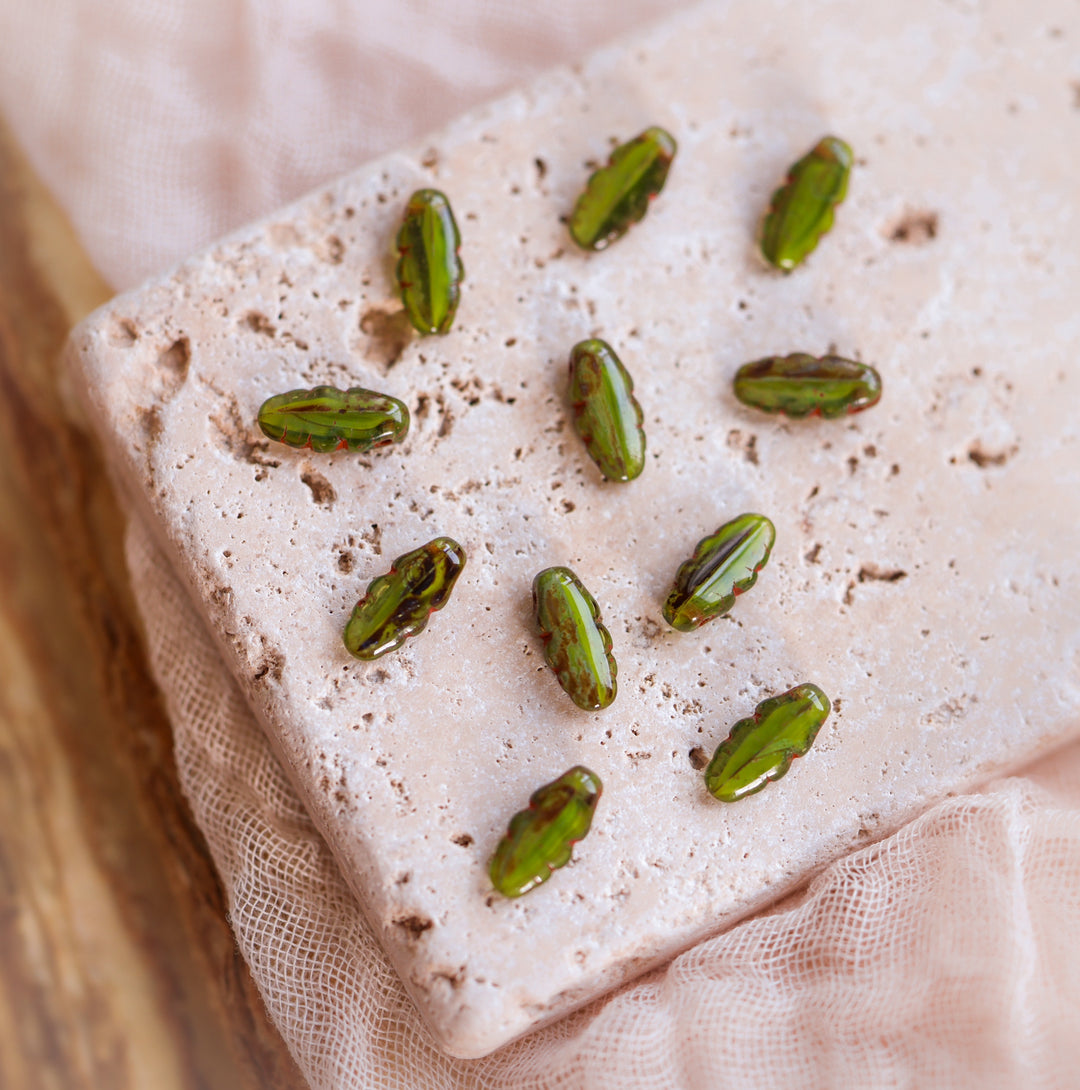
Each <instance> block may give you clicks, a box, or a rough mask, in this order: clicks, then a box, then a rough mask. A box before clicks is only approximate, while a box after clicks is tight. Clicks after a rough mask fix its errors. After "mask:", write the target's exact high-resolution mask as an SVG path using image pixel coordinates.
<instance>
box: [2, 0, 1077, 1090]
mask: <svg viewBox="0 0 1080 1090" xmlns="http://www.w3.org/2000/svg"><path fill="white" fill-rule="evenodd" d="M666 7H668V5H666V4H663V3H661V2H660V0H623V2H621V3H613V2H610V0H606V2H602V3H595V4H591V5H587V4H582V3H580V0H578V2H575V0H547V2H546V3H545V4H543V5H537V6H534V5H530V4H524V3H518V2H514V0H457V2H456V3H453V4H448V3H442V4H439V3H435V2H428V3H423V2H418V0H412V2H407V3H406V2H401V3H392V2H388V0H383V2H377V0H376V2H364V0H262V2H259V0H175V2H169V0H33V2H30V0H0V110H2V111H3V113H4V115H5V116H6V118H7V119H8V121H9V122H10V123H11V124H12V125H13V127H14V128H15V130H16V133H17V135H18V137H19V138H20V140H21V142H22V144H23V146H24V147H25V148H26V149H27V150H28V152H29V153H30V155H31V157H32V159H33V161H34V162H35V164H36V166H37V167H38V169H39V170H40V172H41V173H42V174H43V176H44V177H45V178H46V180H47V181H48V182H49V183H50V184H51V185H52V186H53V188H54V190H55V191H56V193H57V194H58V195H59V197H60V199H61V201H62V202H63V203H64V205H65V206H66V207H67V208H68V210H69V211H70V213H71V215H72V217H73V219H74V221H75V223H76V226H77V227H78V229H79V230H80V232H81V234H82V237H83V239H84V240H85V242H86V245H87V247H88V249H89V251H90V253H91V255H92V256H93V257H94V259H95V260H96V261H97V263H98V265H99V266H100V268H101V269H102V270H103V271H104V272H105V273H106V275H107V276H108V277H109V278H110V279H111V280H112V282H113V283H114V284H115V285H116V286H117V287H128V286H132V285H134V284H135V283H137V282H138V281H139V280H141V279H142V278H143V277H144V276H146V275H148V274H149V273H152V272H155V271H158V270H160V269H162V268H163V267H165V266H167V265H168V264H170V263H171V262H173V261H175V260H177V259H179V258H181V257H183V256H185V255H186V254H187V253H188V252H190V251H192V250H195V249H197V248H198V247H200V246H202V245H203V244H205V243H207V242H209V241H210V240H211V239H213V238H214V237H215V236H217V235H219V234H221V233H223V232H224V231H226V230H228V229H229V228H232V227H235V226H238V225H239V224H240V223H241V222H243V221H244V220H246V219H248V218H251V217H253V216H256V215H259V214H262V213H266V212H269V211H270V210H271V209H272V208H273V207H274V206H276V205H278V204H280V203H283V202H285V201H286V200H288V199H290V198H293V197H295V196H298V195H299V194H300V193H302V192H304V191H305V190H307V189H309V188H311V187H312V186H314V185H316V184H317V183H320V182H323V181H325V180H327V179H329V178H331V177H333V176H334V175H335V174H337V173H339V172H342V171H344V170H346V169H348V168H350V167H352V166H355V165H358V164H359V163H361V162H362V161H364V160H365V159H367V158H370V157H371V156H373V155H375V154H377V153H379V152H382V151H386V150H389V149H390V148H391V147H392V146H394V145H395V144H397V143H399V142H402V141H404V140H406V139H408V138H412V137H416V136H418V135H420V134H421V133H423V132H424V131H425V130H427V129H430V128H433V127H435V126H436V125H438V124H441V123H442V122H444V121H446V120H448V119H449V118H450V117H452V116H453V115H454V114H456V113H458V112H460V111H461V110H463V109H464V108H466V107H468V106H470V105H473V104H475V103H477V102H479V101H482V100H483V99H485V98H488V97H490V96H491V95H493V94H495V93H496V92H498V91H499V90H502V89H505V88H507V87H509V86H511V85H512V84H514V83H516V82H519V81H520V80H522V79H524V78H526V77H528V76H530V75H532V74H534V73H536V72H538V71H539V70H541V69H543V68H544V67H546V66H549V65H552V64H554V63H558V62H564V61H567V60H570V59H573V58H574V57H575V56H578V55H580V54H582V53H583V52H585V51H586V50H587V49H588V48H590V47H592V46H594V45H597V44H599V43H600V42H602V41H604V40H606V39H607V38H608V37H610V36H612V35H614V34H615V33H618V32H623V31H626V30H628V29H630V28H632V27H634V26H635V25H639V24H640V23H641V22H643V21H644V20H645V19H646V18H649V17H652V16H657V15H660V14H662V13H663V11H664V9H665V8H666ZM1072 29H1073V30H1074V31H1075V32H1076V33H1077V34H1080V20H1074V21H1073V27H1072ZM128 545H129V558H130V563H131V569H132V576H133V580H134V584H135V589H136V594H137V597H138V599H139V602H140V604H141V607H142V609H143V611H144V613H145V615H146V618H147V629H148V631H149V633H150V643H151V647H150V651H151V657H152V660H153V663H154V666H155V669H156V670H157V673H158V677H159V680H160V682H161V684H162V687H163V689H164V691H165V695H166V699H167V701H168V706H169V710H170V713H171V715H172V718H173V722H174V725H175V732H176V759H177V764H178V766H179V771H180V776H181V779H182V782H183V784H184V786H185V790H186V791H187V792H188V795H189V798H190V801H191V805H192V809H193V811H194V813H195V816H196V818H197V820H198V822H199V824H200V826H201V827H202V828H203V830H204V832H205V833H206V836H207V839H208V841H209V843H210V846H211V849H212V851H213V853H214V857H215V859H216V861H217V864H218V867H219V869H220V871H221V875H222V879H223V882H224V885H225V888H226V890H227V893H228V897H229V903H230V912H231V919H232V922H233V925H234V927H235V929H236V934H237V939H238V942H239V943H240V946H241V948H242V950H243V952H244V954H245V956H246V957H247V959H248V961H249V963H250V965H251V968H252V972H253V974H254V976H255V979H256V981H257V982H258V984H259V987H260V989H261V990H262V992H263V995H264V997H265V999H266V1003H267V1006H268V1008H269V1010H270V1012H271V1015H272V1016H273V1018H274V1020H275V1021H276V1023H277V1025H278V1026H279V1028H280V1030H281V1032H282V1034H283V1036H284V1037H285V1039H286V1041H287V1042H288V1044H289V1046H290V1048H291V1049H292V1051H293V1053H294V1055H295V1056H296V1059H297V1061H298V1063H299V1064H300V1066H301V1068H302V1069H303V1070H304V1072H305V1074H306V1075H307V1077H308V1078H309V1080H310V1081H311V1083H312V1085H313V1086H315V1087H319V1088H330V1087H334V1088H338V1087H349V1088H360V1087H363V1088H372V1087H378V1088H382V1087H408V1088H427V1087H447V1088H449V1087H510V1086H512V1087H567V1088H568V1087H578V1088H583V1090H585V1088H587V1090H598V1088H599V1090H602V1088H606V1087H611V1088H615V1087H618V1088H619V1090H630V1088H638V1087H640V1088H663V1087H694V1088H702V1090H704V1088H721V1087H725V1088H726V1087H772V1086H776V1087H781V1086H782V1087H786V1088H791V1087H823V1088H824V1087H950V1088H951V1087H979V1088H980V1090H985V1088H987V1087H1003V1088H1004V1087H1009V1088H1015V1087H1047V1088H1049V1087H1062V1088H1064V1087H1076V1086H1080V938H1078V936H1080V746H1077V747H1073V748H1072V749H1070V750H1067V751H1065V752H1064V753H1063V754H1061V755H1059V756H1058V757H1056V758H1053V759H1050V760H1046V761H1044V762H1043V763H1042V764H1041V765H1039V766H1037V767H1036V768H1033V769H1031V770H1030V771H1029V774H1028V775H1026V776H1024V777H1017V778H1013V779H1010V780H1006V781H1002V782H1000V783H998V784H995V785H992V786H991V787H990V788H989V789H988V790H986V791H985V792H983V793H981V794H976V795H969V796H965V797H962V798H956V799H951V800H948V801H947V802H945V803H944V804H942V805H941V806H938V807H936V808H935V809H933V810H932V811H930V812H929V813H927V814H926V815H924V816H923V817H922V818H920V819H919V820H918V821H916V822H914V823H913V824H912V825H910V826H909V827H907V828H906V829H904V830H902V831H901V833H900V834H898V835H897V836H895V837H892V838H891V839H890V840H888V841H886V842H884V843H882V844H880V845H877V846H872V847H870V848H867V849H865V850H863V851H861V852H858V853H856V854H855V855H852V856H850V857H849V858H847V859H845V860H843V861H842V862H840V863H839V864H837V865H836V866H834V867H832V868H830V869H829V870H828V871H827V872H826V873H824V874H822V875H821V876H820V877H819V878H818V879H817V880H816V881H815V882H814V883H813V885H812V886H811V888H810V890H809V891H808V892H807V893H805V894H804V895H802V896H800V897H799V898H796V899H794V900H792V901H789V902H787V903H786V904H785V905H784V906H781V908H780V909H779V910H778V911H776V912H774V913H772V914H766V915H764V916H761V917H759V918H757V919H753V920H750V921H747V922H746V923H744V924H742V925H741V926H739V927H737V928H735V929H734V930H733V931H731V932H729V933H728V934H726V935H723V936H720V937H718V938H716V939H713V940H711V941H709V942H705V943H703V944H701V945H700V946H698V947H697V948H695V949H693V950H691V951H689V952H688V953H686V954H685V955H683V956H682V957H680V958H678V959H677V960H676V961H675V962H674V963H673V964H672V965H671V966H670V967H668V968H667V969H666V970H664V971H661V972H657V973H654V974H652V975H651V976H650V977H648V978H646V979H644V980H641V981H638V982H636V983H634V984H631V985H629V986H628V987H626V988H624V989H623V990H622V991H621V992H619V993H617V994H616V995H615V996H613V997H611V998H609V999H607V1000H606V1001H602V1002H599V1003H596V1004H594V1005H593V1006H592V1007H590V1008H589V1009H587V1010H585V1011H582V1012H580V1013H578V1014H576V1015H574V1016H572V1017H571V1018H569V1019H567V1020H565V1021H564V1022H562V1023H560V1024H558V1025H555V1026H552V1027H550V1028H548V1029H545V1030H543V1031H541V1032H539V1033H537V1034H534V1035H533V1036H531V1037H530V1038H527V1039H525V1040H523V1041H520V1042H518V1043H516V1044H514V1045H511V1046H509V1047H507V1048H505V1049H503V1050H502V1051H501V1052H499V1053H497V1054H495V1055H494V1056H491V1057H488V1058H487V1059H485V1060H481V1061H468V1062H467V1061H455V1060H448V1059H446V1058H445V1057H443V1056H441V1055H440V1054H439V1053H438V1051H437V1050H436V1049H434V1048H433V1046H432V1045H431V1043H430V1040H429V1038H428V1036H427V1034H426V1032H425V1030H424V1029H423V1027H422V1025H421V1024H420V1023H419V1021H418V1019H417V1016H416V1015H415V1013H414V1011H413V1009H412V1007H411V1005H410V1003H409V1000H408V999H407V998H406V996H405V994H404V992H403V990H402V988H401V986H400V984H399V982H398V981H397V978H396V977H395V975H394V973H393V971H392V970H391V969H390V967H389V965H388V963H387V962H386V959H385V958H384V957H383V955H382V953H381V952H380V950H379V948H378V946H377V945H376V943H375V940H374V938H373V936H372V934H371V932H370V931H369V929H368V928H367V926H366V925H365V923H364V921H363V920H362V918H361V917H360V915H359V911H358V909H357V907H356V904H355V902H354V900H353V898H352V897H351V895H350V894H349V893H348V891H347V889H346V887H345V885H344V883H343V881H342V879H341V877H340V875H339V874H338V872H337V870H336V869H335V866H334V863H333V861H332V860H331V858H330V856H329V853H328V852H327V850H326V848H325V847H324V845H323V844H322V842H321V840H320V839H319V837H318V835H317V834H316V832H315V831H314V829H313V828H312V826H311V824H310V822H309V821H308V819H307V817H306V815H305V813H304V811H303V809H302V807H301V806H300V804H299V802H298V800H297V798H296V796H295V794H294V793H293V791H292V789H291V788H290V786H289V784H288V782H287V780H286V778H285V776H284V775H283V773H282V772H281V770H280V768H279V767H278V766H277V764H276V762H275V760H274V758H273V756H272V755H271V753H270V751H269V748H268V746H267V744H266V742H265V740H264V739H263V737H262V735H261V733H260V731H259V729H258V727H257V726H256V724H255V722H254V720H253V719H252V717H251V715H250V713H249V712H248V711H247V709H246V707H245V705H244V702H243V700H242V698H241V696H240V695H239V693H238V691H237V690H236V689H235V687H234V685H233V683H232V682H231V680H230V678H229V676H228V674H227V672H226V671H225V668H224V666H223V665H222V663H221V662H220V661H219V659H218V657H217V654H216V652H215V651H214V649H213V647H212V645H211V643H210V641H209V639H208V637H207V636H206V633H205V632H204V631H203V629H202V627H201V622H200V621H199V619H198V617H197V615H196V614H195V612H194V610H193V608H192V607H191V605H190V604H189V603H188V602H187V601H186V599H185V597H184V594H183V592H182V591H181V589H180V588H179V586H178V584H177V583H176V581H175V579H174V577H173V576H172V574H171V572H170V571H169V569H168V567H167V565H166V563H165V562H164V561H163V559H162V558H161V556H160V555H159V554H158V553H157V552H156V551H155V548H154V547H153V545H152V544H151V543H150V540H149V538H148V535H147V534H146V532H145V531H144V530H143V529H142V527H140V526H139V525H138V524H134V525H133V526H132V529H131V531H130V534H129V542H128Z"/></svg>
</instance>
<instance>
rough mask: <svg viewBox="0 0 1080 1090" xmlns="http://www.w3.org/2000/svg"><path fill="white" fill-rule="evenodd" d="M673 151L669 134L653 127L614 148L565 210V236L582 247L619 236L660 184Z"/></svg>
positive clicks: (646, 207) (591, 247) (597, 246)
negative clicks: (570, 209) (569, 209)
mask: <svg viewBox="0 0 1080 1090" xmlns="http://www.w3.org/2000/svg"><path fill="white" fill-rule="evenodd" d="M675 151H676V144H675V138H674V137H673V136H672V135H671V134H670V133H669V132H666V131H665V130H664V129H661V128H658V127H656V126H654V127H652V128H649V129H646V130H645V131H644V132H643V133H642V134H641V135H640V136H636V137H634V139H633V140H628V141H627V142H626V143H625V144H621V145H620V146H619V147H617V148H616V149H615V150H614V151H613V152H612V154H611V158H610V159H609V160H608V163H607V166H603V167H601V168H600V169H599V170H597V171H594V172H593V174H592V175H590V177H589V180H588V182H586V183H585V191H584V192H583V193H582V194H581V196H580V197H578V200H577V204H576V205H574V211H573V212H572V213H571V215H570V223H569V226H570V237H571V238H572V239H573V240H574V241H575V242H576V243H577V244H578V245H579V246H580V247H581V248H582V249H584V250H603V249H604V248H605V247H607V246H610V245H611V243H613V242H614V241H615V240H616V239H619V238H622V236H623V235H625V234H626V232H627V231H628V230H629V229H630V228H631V226H632V225H633V224H635V223H637V222H638V220H640V219H642V218H643V217H644V216H645V213H646V212H647V211H648V210H649V201H650V200H652V198H653V197H655V196H656V195H657V193H659V192H660V190H661V189H663V188H664V183H665V182H666V181H667V176H668V170H669V169H670V168H671V161H672V160H673V159H674V158H675Z"/></svg>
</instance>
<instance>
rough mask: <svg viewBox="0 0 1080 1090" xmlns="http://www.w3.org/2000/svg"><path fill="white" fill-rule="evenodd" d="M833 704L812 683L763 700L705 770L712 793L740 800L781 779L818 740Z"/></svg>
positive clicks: (732, 800)
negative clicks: (796, 759)
mask: <svg viewBox="0 0 1080 1090" xmlns="http://www.w3.org/2000/svg"><path fill="white" fill-rule="evenodd" d="M831 707H832V706H831V704H830V703H829V698H828V697H827V696H826V695H825V694H824V693H823V692H822V691H821V690H820V689H819V688H818V687H817V686H816V685H811V684H809V683H806V684H803V685H796V686H795V688H794V689H789V690H788V691H787V692H786V693H781V694H780V696H773V697H770V698H769V699H768V700H763V701H762V702H761V703H760V704H759V705H758V706H757V708H756V709H755V711H754V714H753V715H752V716H750V717H749V718H748V719H740V720H739V721H738V722H737V723H736V724H735V726H733V727H732V728H731V733H730V734H729V735H728V737H727V738H726V740H725V741H723V742H721V743H720V745H719V746H717V747H716V752H715V753H714V754H713V758H712V760H711V761H710V762H709V764H708V766H707V767H706V769H705V786H706V788H707V789H708V791H709V794H710V795H712V796H713V797H714V798H716V799H719V800H720V801H721V802H737V801H738V800H739V799H742V798H745V797H746V796H747V795H752V794H754V792H756V791H760V790H761V789H762V788H763V787H765V785H766V784H768V783H770V782H771V781H773V780H778V779H780V777H781V776H783V775H784V774H785V773H786V772H787V770H788V769H789V768H790V767H791V762H792V761H793V760H794V759H795V758H796V757H802V756H804V755H805V754H806V753H807V752H808V751H809V749H810V747H811V746H812V745H813V744H814V739H815V738H816V737H817V734H818V731H819V730H821V725H822V724H823V723H824V722H825V720H826V718H827V717H828V715H829V711H830V709H831Z"/></svg>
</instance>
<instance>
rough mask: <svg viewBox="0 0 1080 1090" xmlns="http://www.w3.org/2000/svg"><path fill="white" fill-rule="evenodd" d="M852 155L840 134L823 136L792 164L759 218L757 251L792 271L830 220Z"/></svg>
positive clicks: (841, 194) (840, 197) (842, 192)
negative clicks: (763, 213) (759, 228)
mask: <svg viewBox="0 0 1080 1090" xmlns="http://www.w3.org/2000/svg"><path fill="white" fill-rule="evenodd" d="M854 160H855V157H854V155H853V154H852V151H851V148H849V147H848V146H847V144H845V143H844V141H843V140H840V139H839V138H837V137H835V136H825V137H823V138H822V139H821V140H819V141H818V143H817V144H816V145H815V146H814V147H813V148H811V149H810V151H809V152H807V154H806V155H804V156H803V157H802V158H801V159H800V160H799V161H798V162H797V163H795V164H794V166H792V168H791V169H790V170H789V171H788V175H787V178H786V179H785V180H784V184H783V185H782V186H781V187H780V188H779V189H778V190H776V192H775V193H773V195H772V200H771V201H770V202H769V210H768V211H767V212H766V213H765V218H764V220H762V224H761V252H762V254H764V255H765V260H766V261H768V262H769V264H770V265H775V266H776V268H778V269H782V270H783V271H784V272H791V270H792V269H794V268H795V266H796V265H798V264H799V263H800V262H801V261H803V260H804V259H805V258H806V257H807V256H808V255H809V254H810V253H811V252H812V251H813V249H814V247H815V246H817V244H818V242H819V241H820V240H821V236H822V235H824V234H825V233H826V232H827V231H828V230H829V228H831V227H832V225H833V209H834V208H835V207H836V206H837V205H838V204H839V203H840V202H841V201H842V200H843V199H844V195H845V194H846V193H847V185H848V176H849V175H850V174H851V164H852V163H853V162H854Z"/></svg>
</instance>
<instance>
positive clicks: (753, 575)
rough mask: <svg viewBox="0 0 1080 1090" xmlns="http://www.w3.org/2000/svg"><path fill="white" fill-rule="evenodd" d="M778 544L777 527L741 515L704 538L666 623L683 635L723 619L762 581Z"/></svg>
mask: <svg viewBox="0 0 1080 1090" xmlns="http://www.w3.org/2000/svg"><path fill="white" fill-rule="evenodd" d="M775 541H776V530H775V528H774V527H773V524H772V523H771V522H770V521H769V520H768V519H767V518H766V517H765V516H764V515H754V514H746V515H740V516H739V517H738V518H734V519H732V520H731V521H730V522H726V523H725V524H724V525H723V526H721V527H720V529H719V530H717V531H716V533H715V534H710V535H709V536H708V537H703V538H702V539H701V540H700V541H699V542H698V543H697V547H696V548H695V549H694V555H693V556H692V557H690V559H689V560H687V561H686V562H685V563H684V564H683V565H682V566H681V567H680V568H679V570H678V572H676V574H675V582H674V584H673V586H672V588H671V592H670V593H669V594H668V596H667V601H665V602H664V620H665V621H667V623H668V624H669V625H671V627H672V628H675V629H678V630H679V631H680V632H692V631H693V630H694V629H695V628H700V627H701V626H702V625H703V624H705V622H706V621H711V620H713V619H714V618H715V617H722V616H723V615H724V614H725V613H727V612H728V610H730V609H731V607H732V606H733V605H734V604H735V599H736V598H737V597H738V596H739V595H740V594H742V593H743V592H744V591H747V590H749V589H750V588H751V587H752V586H753V585H754V584H755V583H756V582H757V577H758V572H759V571H761V569H762V568H763V567H764V566H765V564H766V563H767V562H768V559H769V554H770V553H771V552H772V547H773V543H774V542H775Z"/></svg>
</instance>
